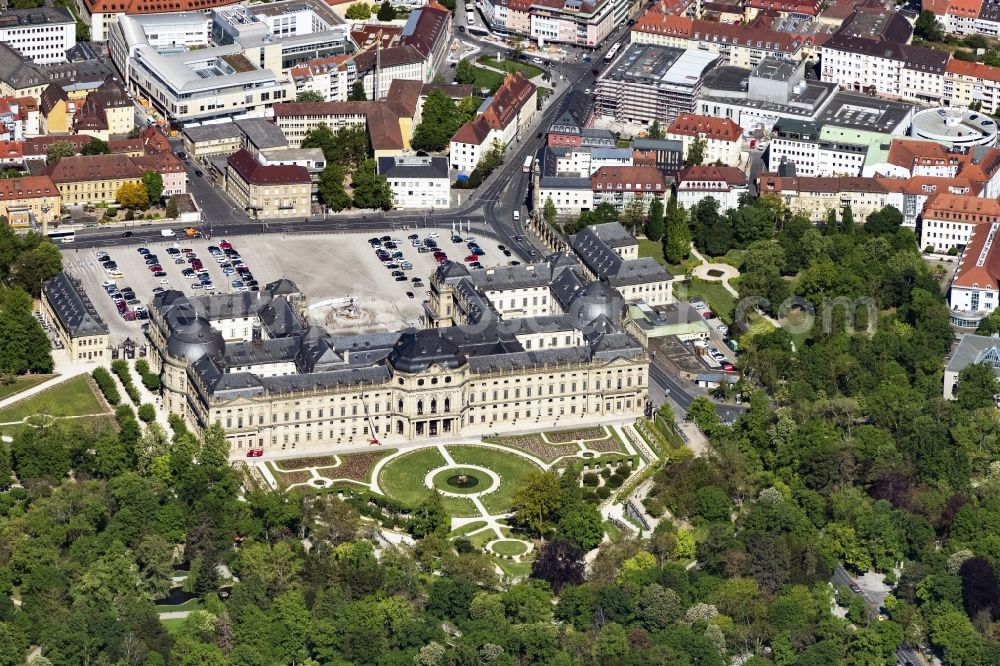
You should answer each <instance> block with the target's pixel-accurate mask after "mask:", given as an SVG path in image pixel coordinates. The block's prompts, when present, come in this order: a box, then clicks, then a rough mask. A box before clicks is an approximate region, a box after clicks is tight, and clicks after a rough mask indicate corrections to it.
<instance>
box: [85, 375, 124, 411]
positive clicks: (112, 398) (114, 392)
mask: <svg viewBox="0 0 1000 666" xmlns="http://www.w3.org/2000/svg"><path fill="white" fill-rule="evenodd" d="M90 375H91V377H93V378H94V381H95V382H97V388H99V389H101V393H103V394H104V399H105V400H107V401H108V404H109V405H112V406H114V405H117V404H118V403H120V402H121V401H122V396H121V393H119V392H118V387H117V386H115V380H114V379H113V378H112V377H111V373H110V372H108V371H107V369H105V368H94V371H93V372H92V373H90Z"/></svg>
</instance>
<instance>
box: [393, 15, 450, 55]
mask: <svg viewBox="0 0 1000 666" xmlns="http://www.w3.org/2000/svg"><path fill="white" fill-rule="evenodd" d="M414 11H415V12H418V16H417V19H416V24H415V25H414V26H413V33H412V34H410V35H407V36H405V37H403V38H402V39H400V40H399V43H400V44H404V45H410V46H415V47H416V48H417V49H418V50H419V51H420V52H421V53H422V54H423V55H424V57H427V56H428V55H429V54H430V53H431V52H433V51H434V48H435V47H436V46H437V45H438V43H439V42H440V40H442V39H445V40H447V39H448V37H449V35H450V30H449V29H448V28H449V26H450V25H451V11H450V10H448V9H445V8H444V7H442V6H441V5H439V4H438V3H436V2H433V1H432V2H430V3H428V4H426V5H424V6H423V7H421V8H419V9H415V10H414Z"/></svg>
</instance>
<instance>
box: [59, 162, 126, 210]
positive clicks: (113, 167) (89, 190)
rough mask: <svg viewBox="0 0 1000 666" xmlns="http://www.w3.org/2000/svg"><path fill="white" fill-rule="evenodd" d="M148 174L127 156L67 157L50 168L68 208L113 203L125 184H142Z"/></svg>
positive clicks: (64, 203)
mask: <svg viewBox="0 0 1000 666" xmlns="http://www.w3.org/2000/svg"><path fill="white" fill-rule="evenodd" d="M143 173H145V171H144V170H143V169H142V168H141V167H139V166H138V165H136V163H135V162H133V161H132V159H131V158H130V157H128V156H126V155H114V154H112V155H78V156H76V157H64V158H62V159H61V160H59V161H58V162H56V163H55V166H52V167H50V168H49V176H50V177H51V178H52V182H53V183H55V184H56V187H58V188H59V194H60V195H61V196H62V203H63V205H65V206H82V205H85V204H99V203H112V202H114V201H115V197H116V195H117V194H118V190H119V188H121V186H122V185H124V184H125V183H138V182H139V181H140V180H141V178H142V174H143Z"/></svg>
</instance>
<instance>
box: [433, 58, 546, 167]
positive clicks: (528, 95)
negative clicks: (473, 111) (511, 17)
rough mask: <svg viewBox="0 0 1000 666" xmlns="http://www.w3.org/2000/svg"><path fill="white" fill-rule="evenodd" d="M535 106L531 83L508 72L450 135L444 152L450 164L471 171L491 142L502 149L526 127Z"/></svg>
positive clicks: (536, 103)
mask: <svg viewBox="0 0 1000 666" xmlns="http://www.w3.org/2000/svg"><path fill="white" fill-rule="evenodd" d="M537 109H538V101H537V95H536V86H535V84H534V83H532V82H530V81H528V80H527V79H526V78H524V75H523V74H521V73H520V72H517V73H515V74H508V75H507V77H506V78H505V79H504V82H503V84H502V85H501V86H500V87H499V88H498V89H497V91H496V92H495V93H494V94H493V96H492V97H490V98H489V99H487V100H486V101H485V102H484V103H483V104H482V106H480V107H479V111H478V112H477V115H476V117H475V118H474V119H473V120H470V121H469V122H467V123H465V124H464V125H462V126H461V127H460V128H458V131H456V132H455V135H454V136H453V137H451V143H450V149H449V151H448V159H449V161H450V163H451V167H452V168H453V169H457V170H458V171H460V172H462V173H471V172H472V171H473V170H474V169H475V168H476V165H477V164H479V160H480V159H482V157H483V155H485V154H486V152H488V151H489V150H490V149H491V148H492V146H493V145H495V144H499V145H500V146H502V147H504V148H506V147H507V146H508V145H509V144H510V143H511V142H512V141H513V140H514V139H515V138H516V137H517V136H518V134H519V133H520V132H521V130H522V129H526V128H527V127H528V126H529V125H530V123H531V120H532V118H534V116H535V113H537Z"/></svg>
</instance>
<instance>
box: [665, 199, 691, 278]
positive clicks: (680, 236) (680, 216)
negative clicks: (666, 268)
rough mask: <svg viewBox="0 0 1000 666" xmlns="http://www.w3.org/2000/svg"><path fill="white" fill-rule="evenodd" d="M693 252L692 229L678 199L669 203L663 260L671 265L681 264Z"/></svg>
mask: <svg viewBox="0 0 1000 666" xmlns="http://www.w3.org/2000/svg"><path fill="white" fill-rule="evenodd" d="M690 252H691V228H690V227H689V226H688V215H687V211H685V210H684V207H683V206H681V205H680V204H678V203H677V198H676V197H670V200H669V201H668V202H667V212H666V233H665V235H664V237H663V258H664V259H666V261H667V263H669V264H679V263H680V262H681V261H683V260H684V259H687V257H688V254H690Z"/></svg>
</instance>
